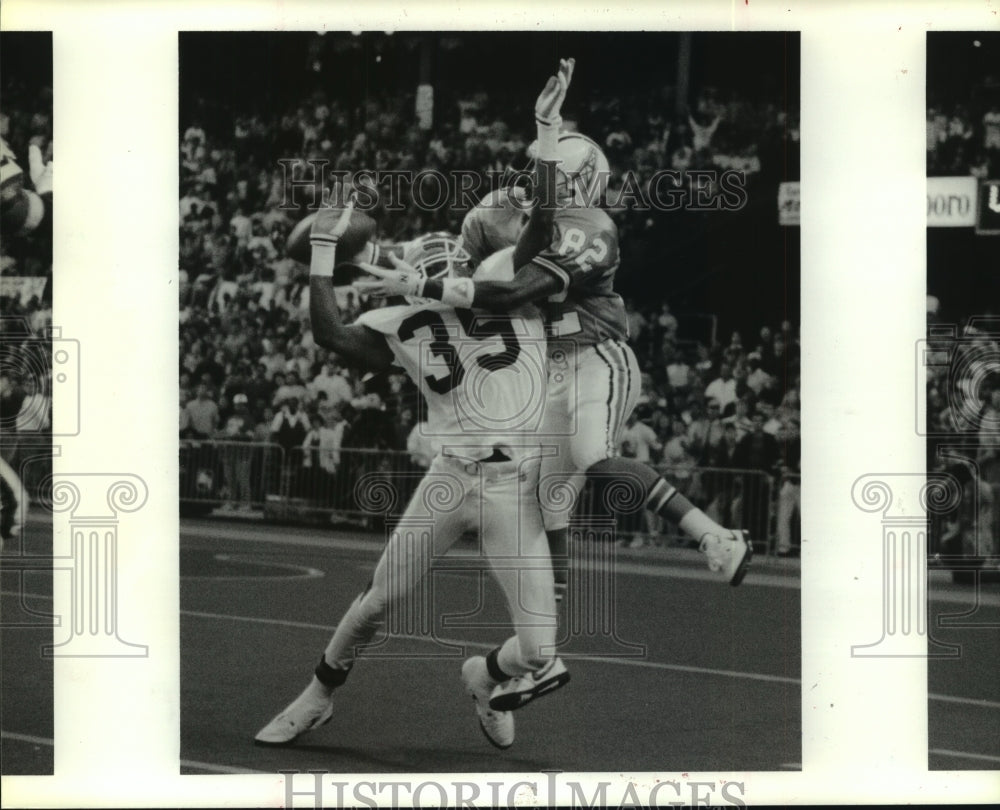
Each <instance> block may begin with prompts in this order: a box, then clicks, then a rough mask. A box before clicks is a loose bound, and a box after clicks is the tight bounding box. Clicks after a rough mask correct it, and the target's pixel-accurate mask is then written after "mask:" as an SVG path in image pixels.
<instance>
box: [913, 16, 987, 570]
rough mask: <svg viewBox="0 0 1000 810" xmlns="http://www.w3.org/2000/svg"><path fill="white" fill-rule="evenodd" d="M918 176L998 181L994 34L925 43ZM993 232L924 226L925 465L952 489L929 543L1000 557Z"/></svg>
mask: <svg viewBox="0 0 1000 810" xmlns="http://www.w3.org/2000/svg"><path fill="white" fill-rule="evenodd" d="M927 128H928V142H927V173H928V175H929V176H934V175H967V174H971V175H973V176H975V177H977V178H980V179H1000V34H998V33H995V32H990V33H986V32H982V33H974V32H941V33H931V34H929V35H928V40H927ZM998 268H1000V236H997V235H989V234H979V233H976V232H975V230H974V229H973V228H928V229H927V292H928V306H927V328H928V331H927V340H926V343H924V344H922V345H921V346H919V347H918V351H917V353H916V362H920V363H922V364H923V366H924V368H925V370H926V375H927V378H926V379H927V397H926V411H925V414H924V424H923V425H918V429H921V430H926V433H927V436H928V440H927V469H928V471H929V472H931V473H932V474H935V475H945V476H948V477H949V479H950V480H951V481H953V482H954V485H955V486H957V487H958V489H959V490H960V494H961V497H960V499H959V502H958V505H957V507H955V506H954V505H952V506H951V507H949V509H948V510H946V513H944V514H934V515H932V517H933V522H932V536H931V543H932V550H933V551H935V552H937V553H940V554H942V555H944V556H945V557H946V558H950V557H966V558H968V557H977V558H981V557H987V558H988V557H989V556H990V555H992V556H993V559H994V563H993V564H994V565H995V559H996V557H997V556H1000V295H998V292H997V291H998V290H1000V283H998Z"/></svg>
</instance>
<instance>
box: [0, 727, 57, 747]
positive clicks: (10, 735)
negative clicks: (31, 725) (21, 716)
mask: <svg viewBox="0 0 1000 810" xmlns="http://www.w3.org/2000/svg"><path fill="white" fill-rule="evenodd" d="M0 737H3V738H4V739H5V740H17V742H27V743H34V744H35V745H52V746H54V745H55V741H54V740H50V739H49V738H48V737H35V736H34V735H32V734H18V733H17V732H16V731H0Z"/></svg>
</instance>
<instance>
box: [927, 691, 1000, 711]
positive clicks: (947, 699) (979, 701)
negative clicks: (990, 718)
mask: <svg viewBox="0 0 1000 810" xmlns="http://www.w3.org/2000/svg"><path fill="white" fill-rule="evenodd" d="M927 697H929V698H931V699H932V700H938V701H940V702H941V703H962V704H965V705H967V706H981V707H982V708H984V709H1000V703H998V702H997V701H995V700H986V698H955V697H951V696H950V695H934V694H931V695H928V696H927Z"/></svg>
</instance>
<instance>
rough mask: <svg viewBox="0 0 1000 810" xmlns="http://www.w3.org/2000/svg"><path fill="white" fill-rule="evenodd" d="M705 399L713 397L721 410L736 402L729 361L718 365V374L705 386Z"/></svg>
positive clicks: (723, 410)
mask: <svg viewBox="0 0 1000 810" xmlns="http://www.w3.org/2000/svg"><path fill="white" fill-rule="evenodd" d="M705 399H714V400H715V401H716V402H718V403H719V407H720V408H722V412H723V413H725V412H726V408H727V407H729V405H731V404H733V403H735V402H736V380H735V379H733V369H732V366H730V365H729V363H722V364H721V365H720V366H719V376H718V377H716V378H715V379H714V380H712V382H710V383H709V384H708V386H707V387H706V388H705Z"/></svg>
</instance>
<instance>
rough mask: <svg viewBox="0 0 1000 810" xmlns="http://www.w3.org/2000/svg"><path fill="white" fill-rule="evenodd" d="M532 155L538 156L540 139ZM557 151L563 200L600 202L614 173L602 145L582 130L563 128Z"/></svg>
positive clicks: (593, 204)
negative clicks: (572, 130)
mask: <svg viewBox="0 0 1000 810" xmlns="http://www.w3.org/2000/svg"><path fill="white" fill-rule="evenodd" d="M528 155H529V156H530V157H531V158H532V159H535V158H537V156H538V142H537V141H533V142H532V144H531V146H529V147H528ZM557 155H558V161H559V162H558V166H557V172H558V175H557V180H556V195H557V197H558V199H559V201H560V202H565V201H572V202H573V204H575V205H578V206H581V207H584V208H595V207H597V206H598V205H600V204H601V199H602V197H603V196H604V192H605V190H606V189H607V187H608V177H609V175H610V173H611V166H610V164H609V163H608V159H607V157H605V155H604V152H602V151H601V147H599V146H598V145H597V144H596V143H595V142H594V141H592V140H591V139H590V138H588V137H587V136H586V135H581V134H580V133H579V132H563V133H562V134H561V135H560V136H559V143H558V147H557Z"/></svg>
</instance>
